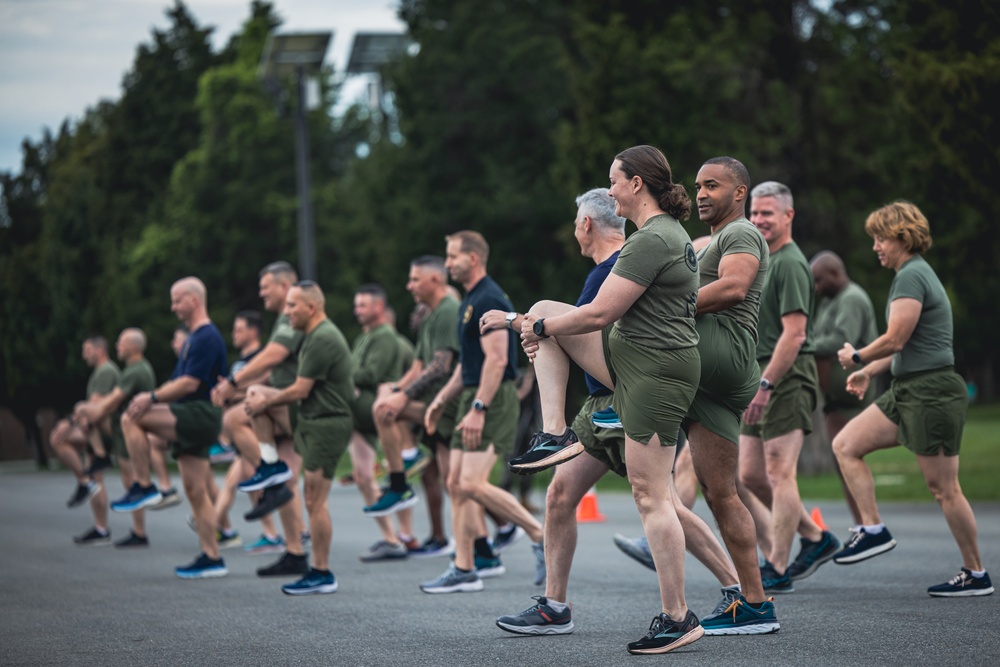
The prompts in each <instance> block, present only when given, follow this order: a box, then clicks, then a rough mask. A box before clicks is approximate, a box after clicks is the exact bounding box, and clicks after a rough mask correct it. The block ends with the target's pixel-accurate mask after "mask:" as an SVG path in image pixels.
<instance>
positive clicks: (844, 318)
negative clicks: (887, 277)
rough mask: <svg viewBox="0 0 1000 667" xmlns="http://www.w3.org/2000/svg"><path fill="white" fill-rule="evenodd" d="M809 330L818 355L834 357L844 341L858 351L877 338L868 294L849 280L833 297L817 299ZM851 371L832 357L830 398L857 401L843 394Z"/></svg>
mask: <svg viewBox="0 0 1000 667" xmlns="http://www.w3.org/2000/svg"><path fill="white" fill-rule="evenodd" d="M813 333H815V338H814V345H815V348H816V356H818V357H835V356H836V355H837V351H838V350H840V348H842V347H843V346H844V343H850V344H851V345H853V346H854V348H855V349H858V350H860V349H861V348H863V347H865V346H866V345H868V344H869V343H871V342H872V341H873V340H875V339H876V338H878V327H877V326H876V323H875V306H873V305H872V300H871V299H870V298H869V297H868V293H867V292H865V291H864V289H862V288H861V286H860V285H858V284H857V283H853V282H849V283H847V286H846V287H844V289H842V290H840V293H839V294H837V295H836V296H834V297H832V298H827V297H823V298H820V300H819V301H818V302H817V303H816V317H815V318H814V324H813ZM852 372H853V370H851V371H845V370H844V367H843V366H841V365H840V363H839V362H838V361H837V360H836V359H833V361H832V363H831V364H830V387H829V397H830V399H832V400H836V401H838V402H845V403H848V404H850V403H852V402H855V401H857V399H856V398H853V397H852V396H851V395H850V394H848V393H847V376H848V375H850V374H851V373H852Z"/></svg>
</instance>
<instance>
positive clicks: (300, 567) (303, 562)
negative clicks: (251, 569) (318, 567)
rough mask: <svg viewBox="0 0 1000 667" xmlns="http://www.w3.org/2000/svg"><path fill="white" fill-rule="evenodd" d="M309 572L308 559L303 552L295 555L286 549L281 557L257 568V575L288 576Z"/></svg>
mask: <svg viewBox="0 0 1000 667" xmlns="http://www.w3.org/2000/svg"><path fill="white" fill-rule="evenodd" d="M308 572H309V561H308V560H307V559H306V556H305V554H302V555H301V556H296V555H295V554H290V553H288V552H287V551H286V552H285V553H284V554H282V555H281V558H279V559H278V560H276V561H275V562H273V563H271V564H270V565H268V566H266V567H260V568H257V576H258V577H290V576H294V575H298V576H303V575H305V574H307V573H308Z"/></svg>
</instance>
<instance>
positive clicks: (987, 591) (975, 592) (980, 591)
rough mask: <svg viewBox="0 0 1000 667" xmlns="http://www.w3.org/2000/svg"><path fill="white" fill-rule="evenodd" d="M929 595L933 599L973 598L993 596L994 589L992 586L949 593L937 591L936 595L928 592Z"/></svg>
mask: <svg viewBox="0 0 1000 667" xmlns="http://www.w3.org/2000/svg"><path fill="white" fill-rule="evenodd" d="M927 594H928V595H930V596H931V597H932V598H972V597H978V596H980V595H992V594H993V587H992V586H990V587H989V588H970V589H968V590H964V591H948V592H942V591H937V592H934V593H932V592H930V591H927Z"/></svg>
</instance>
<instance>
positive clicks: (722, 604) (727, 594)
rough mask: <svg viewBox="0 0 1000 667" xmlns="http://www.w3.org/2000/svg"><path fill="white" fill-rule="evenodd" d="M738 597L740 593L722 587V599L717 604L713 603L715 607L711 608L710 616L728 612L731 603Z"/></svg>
mask: <svg viewBox="0 0 1000 667" xmlns="http://www.w3.org/2000/svg"><path fill="white" fill-rule="evenodd" d="M739 599H740V594H739V593H737V592H736V591H732V590H729V589H728V588H723V589H722V599H721V600H720V601H719V604H717V605H715V609H713V610H712V614H711V615H712V616H715V615H716V614H728V613H729V610H730V609H732V607H733V605H734V604H735V603H736V602H737V601H738V600H739Z"/></svg>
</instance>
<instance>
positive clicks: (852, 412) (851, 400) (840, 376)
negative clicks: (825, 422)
mask: <svg viewBox="0 0 1000 667" xmlns="http://www.w3.org/2000/svg"><path fill="white" fill-rule="evenodd" d="M852 372H853V371H852ZM849 375H850V373H849V372H847V371H845V370H844V369H843V368H841V366H840V364H839V363H838V362H837V360H836V359H832V360H831V362H830V389H829V391H827V392H826V393H825V394H823V414H830V413H831V412H838V413H840V414H842V415H844V416H845V417H847V418H849V419H853V418H854V417H857V416H858V415H860V414H861V412H862V411H863V410H864V409H865V408H867V407H868V406H869V405H871V404H872V403H874V402H875V383H874V382H872V383H871V384H870V385H868V391H867V392H865V395H864V398H861V399H858V398H857V397H855V396H854V395H853V394H851V393H849V392H848V391H847V377H848V376H849Z"/></svg>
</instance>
